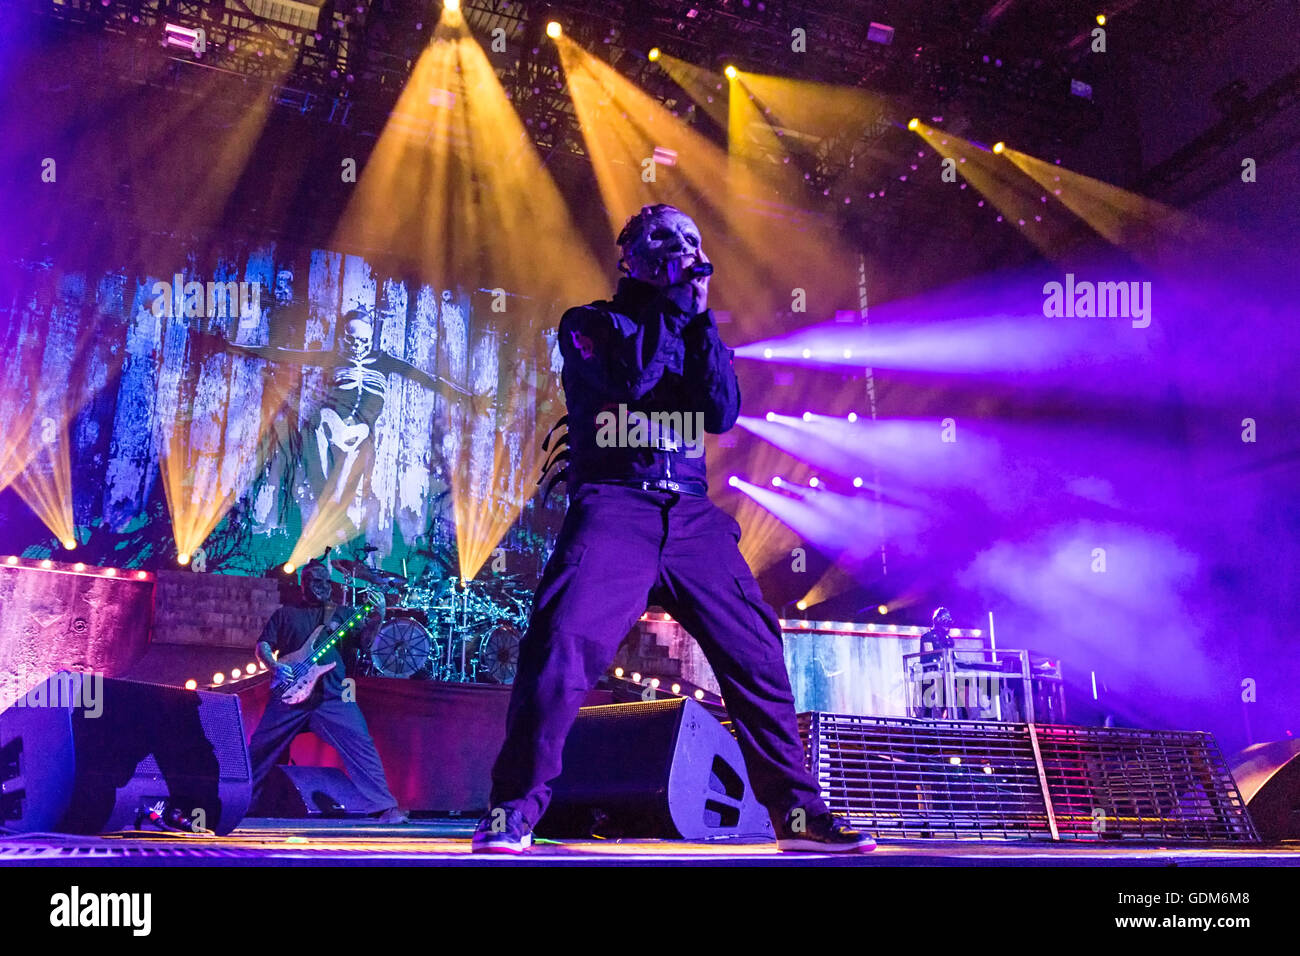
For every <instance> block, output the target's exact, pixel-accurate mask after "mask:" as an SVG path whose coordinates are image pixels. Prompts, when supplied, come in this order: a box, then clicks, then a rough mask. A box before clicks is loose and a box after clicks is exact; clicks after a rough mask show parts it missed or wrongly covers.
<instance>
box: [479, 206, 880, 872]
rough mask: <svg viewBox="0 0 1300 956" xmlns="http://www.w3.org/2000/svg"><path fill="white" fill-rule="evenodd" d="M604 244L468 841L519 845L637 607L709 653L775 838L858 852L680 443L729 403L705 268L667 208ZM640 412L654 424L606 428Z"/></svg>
mask: <svg viewBox="0 0 1300 956" xmlns="http://www.w3.org/2000/svg"><path fill="white" fill-rule="evenodd" d="M618 245H619V247H620V249H621V252H622V255H621V258H620V261H619V269H620V270H621V271H622V272H624V273H625V274H626V275H625V277H624V278H622V279H621V280H620V281H619V284H618V290H617V291H616V292H615V294H614V298H613V299H612V300H611V301H601V302H593V303H591V304H590V305H585V306H579V307H577V308H573V309H570V310H569V311H568V312H566V313H565V314H564V317H563V318H562V319H561V320H560V327H559V344H560V349H561V352H562V354H563V357H564V369H563V373H562V381H563V384H564V392H565V398H566V401H567V404H568V417H569V444H570V462H569V474H568V489H569V507H568V511H567V513H566V515H565V519H564V525H563V528H562V529H561V531H560V536H559V540H558V541H557V544H556V548H555V552H554V553H553V554H552V555H551V558H550V560H549V561H548V562H547V564H546V568H545V570H544V571H543V573H542V579H541V582H540V584H539V585H538V589H537V594H536V598H535V601H534V608H533V614H532V619H531V621H530V622H529V626H528V633H527V635H526V637H525V638H524V641H523V643H522V645H521V647H520V659H519V670H518V673H517V675H516V677H515V683H514V688H513V692H512V695H511V698H510V707H509V711H508V716H507V731H506V741H505V744H504V745H503V746H502V749H501V753H500V755H499V756H498V757H497V761H496V764H495V766H494V768H493V771H492V793H491V808H490V809H489V811H488V813H487V814H486V815H485V816H484V817H483V819H482V820H481V821H480V823H479V826H478V829H477V830H476V831H475V833H474V837H473V849H474V850H475V851H476V852H496V853H521V852H524V851H525V850H527V849H528V848H529V847H530V846H531V844H532V828H533V826H534V825H535V824H536V823H537V821H538V820H540V819H541V817H542V815H543V814H544V813H545V812H546V807H547V804H548V802H549V800H550V796H551V790H550V786H549V783H550V782H551V781H552V780H554V779H555V778H556V777H557V776H558V775H559V773H560V769H561V765H560V756H561V753H562V751H563V749H564V740H565V737H566V736H567V735H568V733H569V729H570V728H571V727H572V725H573V722H574V720H575V718H576V717H577V712H578V708H579V707H580V706H581V704H582V702H583V699H584V698H585V696H586V694H587V691H588V690H589V689H590V688H591V687H592V686H594V685H595V683H596V681H597V680H598V679H599V678H600V677H601V675H603V674H604V673H605V670H606V668H607V667H608V665H609V662H610V661H611V660H612V659H613V657H614V654H615V652H616V651H617V649H618V645H619V643H620V642H621V641H622V639H623V637H624V636H625V635H626V634H627V632H628V630H629V629H630V628H631V627H632V625H633V624H634V623H635V622H636V620H637V618H639V617H640V616H641V614H642V613H643V612H644V611H645V609H646V607H647V605H648V604H650V603H653V604H658V605H659V606H660V607H663V608H664V609H665V610H666V611H668V612H669V613H670V614H671V615H672V616H673V617H674V618H675V619H676V620H677V621H680V622H681V623H682V625H683V626H684V627H685V628H686V629H687V630H688V631H689V632H690V633H691V635H693V636H694V638H695V639H696V640H697V641H698V642H699V644H700V647H701V648H702V649H703V651H704V653H705V655H706V656H707V657H708V660H709V663H710V665H711V666H712V667H713V670H714V673H715V674H716V675H717V678H718V682H719V684H720V686H721V688H722V694H723V697H724V699H725V701H726V706H727V711H728V713H729V714H730V716H731V717H732V719H733V720H734V722H735V727H736V731H737V737H738V738H739V742H740V747H741V750H742V752H743V754H744V758H745V764H746V767H747V768H748V770H749V777H750V780H751V782H752V784H753V787H754V793H755V795H756V796H757V797H758V799H759V800H760V801H762V803H763V804H764V806H766V807H767V810H768V812H769V813H770V815H771V818H772V824H773V827H774V828H775V830H776V835H777V838H778V845H779V847H780V848H781V849H782V850H810V851H817V852H828V851H841V852H843V851H858V850H865V849H871V848H873V847H874V846H875V844H874V841H872V840H871V838H870V837H869V836H866V835H864V834H860V833H857V832H854V831H853V830H851V829H849V828H848V826H847V824H846V823H845V821H843V820H841V819H838V818H836V817H834V816H832V815H831V813H830V812H829V811H828V810H827V808H826V804H825V803H824V802H823V801H822V799H821V796H820V793H819V791H818V787H817V784H816V783H815V782H814V781H813V779H812V778H811V776H810V775H809V774H808V772H807V770H806V769H805V768H804V756H803V747H802V746H801V744H800V742H799V734H798V730H797V727H796V723H795V713H794V697H793V695H792V694H791V691H790V680H789V676H788V675H787V673H786V669H785V660H784V656H783V653H782V645H781V632H780V625H779V623H778V621H777V618H776V615H775V614H774V613H773V612H772V609H771V608H770V607H768V605H767V604H766V603H765V602H764V601H763V596H762V593H761V592H760V591H759V588H758V584H757V582H756V581H755V580H754V576H753V574H752V573H751V572H750V569H749V566H748V565H747V564H746V563H745V559H744V558H743V557H741V554H740V549H739V546H738V545H739V541H740V526H739V525H738V524H737V523H736V522H735V521H734V520H732V518H730V517H729V516H728V515H727V514H726V513H725V512H723V511H721V510H720V509H719V508H717V507H716V506H715V505H714V504H713V503H712V502H711V501H710V500H709V498H708V493H707V492H708V486H707V484H706V481H705V459H704V455H703V446H702V445H698V446H697V445H696V444H695V443H689V444H688V442H687V441H686V440H685V436H686V435H689V434H691V433H692V429H691V428H690V426H689V423H691V422H699V423H700V424H701V426H702V430H704V431H708V432H711V433H713V434H720V433H722V432H725V431H727V430H728V429H729V428H731V427H732V426H733V425H734V424H735V422H736V417H737V416H738V415H739V414H740V389H739V387H738V386H737V384H736V374H735V370H734V368H733V366H732V352H731V350H730V349H728V348H727V347H726V346H725V345H723V343H722V340H721V339H720V338H719V336H718V329H717V325H716V324H715V320H714V317H713V314H712V313H711V312H710V311H709V309H708V289H709V275H710V274H711V273H712V272H713V267H712V265H710V264H709V260H708V257H707V256H706V255H705V254H704V250H703V249H702V248H701V247H700V232H699V229H698V228H697V227H696V225H695V223H694V222H693V221H692V220H691V219H690V217H689V216H687V215H685V214H684V213H682V212H681V211H680V210H678V209H675V208H674V207H672V206H667V205H656V206H645V207H643V208H642V209H641V211H640V212H639V213H638V214H637V215H635V216H633V217H632V218H631V219H630V220H628V222H627V225H625V226H624V227H623V231H622V232H621V233H620V234H619V237H618ZM638 414H639V416H640V418H641V420H642V421H644V420H646V419H649V420H652V421H655V422H662V423H666V424H664V426H663V427H659V428H653V427H652V428H650V429H649V430H648V433H647V430H646V429H644V428H642V429H637V428H632V429H628V428H625V427H620V428H619V429H614V428H612V427H609V424H610V422H612V421H613V420H614V419H615V417H617V418H618V419H619V420H620V421H632V420H635V418H636V417H637V416H638ZM668 423H670V424H668ZM676 426H680V427H676ZM683 433H684V434H683Z"/></svg>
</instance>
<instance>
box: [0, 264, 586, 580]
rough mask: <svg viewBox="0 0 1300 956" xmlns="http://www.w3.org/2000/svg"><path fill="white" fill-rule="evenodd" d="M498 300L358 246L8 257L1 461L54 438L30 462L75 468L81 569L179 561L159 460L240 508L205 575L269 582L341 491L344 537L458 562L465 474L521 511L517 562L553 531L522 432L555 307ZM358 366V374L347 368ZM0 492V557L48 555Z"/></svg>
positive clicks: (545, 399)
mask: <svg viewBox="0 0 1300 956" xmlns="http://www.w3.org/2000/svg"><path fill="white" fill-rule="evenodd" d="M494 303H495V305H494ZM510 306H511V307H510V309H509V310H508V311H507V310H505V309H503V308H501V295H500V294H499V293H498V292H497V291H496V290H490V289H484V290H475V289H473V288H462V287H456V288H436V287H434V286H432V285H430V284H423V283H420V282H418V281H415V280H412V279H410V278H408V277H404V276H398V275H388V274H382V273H381V272H380V271H377V270H376V269H375V268H372V266H371V265H370V264H369V263H368V262H367V261H366V260H364V259H362V258H359V257H357V256H351V255H345V254H342V253H339V252H333V251H329V250H325V249H312V250H297V249H289V248H284V247H281V246H277V245H274V244H264V245H250V246H242V247H233V248H229V249H222V250H220V251H219V252H215V253H211V252H209V253H204V254H202V255H200V254H198V253H191V254H189V255H188V256H185V257H182V258H181V261H179V262H177V263H176V265H175V267H174V268H172V269H171V270H170V271H168V270H167V269H166V268H161V267H159V266H158V265H157V264H154V265H152V266H151V267H150V268H148V269H146V268H144V267H142V266H134V267H131V266H126V267H123V266H114V267H111V268H103V269H85V268H78V269H69V268H65V267H63V266H62V265H61V264H60V263H58V262H54V261H36V262H33V261H28V262H20V263H8V264H6V265H5V267H4V274H3V283H2V284H0V310H3V311H2V312H0V318H2V319H3V321H2V322H0V344H2V345H3V347H4V349H5V352H6V354H7V355H8V356H9V357H10V362H9V363H8V365H7V367H6V370H5V371H4V372H3V373H0V379H3V381H0V385H2V386H3V387H2V388H0V420H2V421H4V422H5V423H6V429H7V432H8V433H7V435H6V453H7V456H8V458H9V460H10V462H11V464H12V461H13V460H14V458H15V455H17V456H18V457H22V452H21V446H23V445H24V443H25V444H26V446H27V447H30V448H36V447H39V445H40V443H41V442H42V441H44V442H45V443H46V445H47V446H48V445H49V443H50V442H51V441H53V442H54V443H55V444H56V445H57V443H58V442H64V443H65V444H64V446H63V447H62V448H61V449H59V451H60V454H54V455H38V456H36V457H35V458H31V457H30V455H29V456H27V457H28V458H30V460H29V463H28V469H29V474H32V475H34V477H35V478H36V479H37V483H38V484H39V483H45V484H47V485H49V486H51V487H58V485H59V481H60V476H59V475H58V474H57V473H58V472H59V470H60V469H61V468H63V469H66V470H67V472H68V473H69V476H70V480H69V476H65V477H64V478H63V479H62V480H63V481H64V482H65V483H67V484H70V486H71V495H72V501H73V516H74V521H75V526H76V534H77V537H78V540H79V548H78V551H77V557H78V558H79V559H81V560H84V561H86V562H88V563H92V562H93V563H102V564H111V565H114V566H118V567H133V566H141V565H159V566H165V565H171V564H172V562H173V561H174V559H175V556H176V554H177V547H176V544H175V542H174V540H173V535H172V520H173V519H172V515H171V514H170V513H169V508H168V501H167V497H168V496H167V495H166V494H164V493H163V492H164V491H165V488H163V487H160V486H162V485H163V484H164V483H165V482H166V479H167V469H165V468H162V467H160V465H164V464H170V465H171V469H170V471H171V472H172V474H173V475H177V476H181V477H180V478H173V483H175V482H176V481H178V480H181V481H183V480H186V477H185V476H188V477H189V479H193V477H194V476H195V475H205V476H211V485H212V487H211V488H210V489H209V491H208V492H207V496H208V497H210V498H211V497H212V496H214V495H215V496H217V497H218V498H220V497H224V496H226V495H229V496H230V497H231V498H232V499H233V504H232V505H231V507H230V508H229V510H228V511H227V513H226V514H225V515H224V516H223V517H222V519H221V521H220V522H219V524H217V526H216V527H215V529H214V530H213V531H212V533H211V534H210V535H208V536H207V538H206V540H205V541H204V544H203V547H202V548H201V549H199V550H197V551H196V552H195V554H194V559H193V567H194V569H195V570H207V571H225V572H234V573H257V574H260V573H263V572H264V571H265V570H266V569H267V567H268V566H270V565H272V564H275V563H277V562H281V561H284V560H285V559H286V558H287V557H288V555H289V553H290V551H291V550H292V548H293V545H294V543H295V541H297V539H298V537H299V534H300V531H301V529H302V527H303V523H304V520H305V518H306V517H309V516H310V515H311V514H312V513H314V511H315V510H316V509H317V508H318V507H319V506H320V505H321V503H322V502H323V501H328V500H329V499H330V497H331V495H332V494H338V495H339V497H340V498H341V500H342V507H344V508H346V514H347V518H348V519H349V525H348V530H349V534H350V535H352V538H351V544H352V545H353V546H356V545H360V544H363V543H364V544H368V545H370V546H373V547H376V548H378V549H379V550H378V557H379V559H380V560H381V561H382V562H383V564H384V566H386V567H389V568H390V569H394V570H401V569H402V562H403V560H406V561H407V563H408V565H410V566H409V567H408V569H407V570H408V571H411V572H415V571H417V570H418V569H419V566H421V565H423V564H425V563H428V562H430V561H436V562H439V563H441V564H442V565H443V566H444V568H445V569H447V570H450V569H451V568H454V566H455V558H454V555H455V549H456V535H455V529H454V527H453V523H454V519H453V509H452V488H451V475H452V474H453V473H456V474H459V475H460V479H459V480H460V482H461V487H462V488H463V489H465V492H466V493H469V492H472V493H473V494H474V495H475V497H476V499H478V500H481V501H482V502H484V503H485V504H484V507H500V508H504V509H513V510H514V511H519V512H521V514H520V520H518V521H516V522H515V523H514V525H513V527H512V528H511V530H510V531H509V533H508V534H507V535H506V538H505V540H504V541H503V542H502V543H503V545H504V546H505V547H506V548H507V549H508V550H509V551H511V552H515V553H517V554H521V555H524V556H526V557H525V559H524V561H523V562H518V561H517V562H515V566H514V567H512V568H511V570H512V571H525V572H526V571H527V570H529V569H528V568H526V567H521V566H520V564H521V563H524V564H535V561H536V556H537V555H538V554H540V553H542V552H543V551H544V550H545V549H546V548H547V546H548V545H549V544H550V543H551V542H552V541H553V535H554V527H555V524H556V520H555V514H554V513H549V514H541V513H539V511H538V507H537V506H536V505H535V502H534V498H533V493H534V490H535V482H536V477H537V475H536V471H535V468H534V467H533V462H532V461H525V460H524V457H525V455H526V454H527V450H526V444H527V440H528V438H529V437H530V436H529V435H528V434H526V433H527V432H528V431H529V430H532V429H538V428H542V429H544V428H546V427H548V426H549V424H551V423H552V422H553V421H554V420H555V419H557V418H558V417H559V416H560V415H561V414H562V413H563V405H562V402H561V401H556V400H555V398H554V396H555V394H556V386H557V384H558V361H554V362H553V359H555V358H556V357H557V355H558V353H555V354H554V355H553V353H552V346H553V332H552V331H551V330H550V329H548V324H549V325H553V324H554V323H555V321H556V320H557V316H555V315H552V314H551V312H552V309H551V307H550V305H549V304H545V303H536V302H529V301H526V300H522V299H521V298H520V297H512V301H511V302H510ZM529 310H533V311H531V312H530V311H529ZM501 313H505V314H501ZM507 316H508V321H507ZM548 332H550V336H548V334H547V333H548ZM367 346H368V348H369V352H368V355H369V357H368V358H367V359H365V360H364V362H362V361H360V360H358V361H355V362H354V361H352V360H353V359H354V358H357V357H358V356H360V355H361V354H362V352H363V350H365V349H366V347H367ZM244 349H257V350H259V351H258V353H256V354H254V353H250V352H247V351H244ZM353 368H355V375H354V376H353V378H352V379H348V378H347V375H346V374H343V375H341V374H340V369H343V371H344V373H350V371H351V370H352V369H353ZM349 389H352V391H351V392H349ZM362 392H364V394H363V395H362V394H361V393H362ZM340 395H342V396H343V397H344V398H345V399H347V398H350V397H351V396H360V397H361V398H363V399H364V401H365V408H364V409H363V412H362V414H361V415H360V416H359V417H360V418H361V420H362V421H364V419H365V417H366V415H367V414H369V415H371V416H373V413H374V410H375V409H376V408H377V407H378V408H381V409H382V410H380V411H379V414H378V417H377V418H375V419H374V420H373V422H370V423H368V426H367V427H366V429H365V430H364V431H365V434H364V437H363V438H362V440H361V442H360V445H359V447H355V448H354V449H353V450H354V451H355V454H351V452H350V451H345V449H347V448H348V445H347V442H348V440H349V439H351V440H352V441H353V442H354V443H355V439H356V435H355V434H350V435H349V434H343V435H340V434H339V433H338V431H337V429H335V430H334V431H330V430H329V429H328V428H327V427H325V426H326V425H328V424H329V422H326V421H325V419H326V418H328V415H327V414H326V412H325V411H323V410H322V409H323V408H328V407H329V406H330V405H331V404H334V405H337V404H338V401H337V400H338V398H339V396H340ZM376 399H378V400H376ZM323 422H324V424H323ZM344 425H345V427H346V426H347V422H344ZM351 427H352V428H353V429H356V425H355V424H354V425H352V426H351ZM357 430H358V431H359V430H360V429H357ZM15 447H17V448H18V451H17V452H14V448H15ZM168 456H170V461H169V462H168V461H165V460H164V459H166V458H167V457H168ZM61 459H62V464H61V463H60V462H61ZM41 472H44V473H41ZM10 477H11V476H10ZM331 481H333V482H334V484H333V485H331V484H330V483H331ZM555 500H556V499H553V502H554V501H555ZM3 501H4V511H5V512H6V513H4V514H0V521H3V522H4V524H5V526H6V528H7V529H8V530H7V531H6V533H5V534H4V537H5V539H6V541H5V544H4V545H3V550H5V551H12V552H16V553H27V554H29V555H30V556H36V557H40V556H44V555H45V554H48V553H50V551H51V550H52V549H55V548H56V547H57V541H56V537H55V536H54V535H52V534H50V533H49V532H48V531H47V530H46V529H45V527H44V526H43V525H41V524H40V523H38V522H36V521H34V520H32V519H31V515H29V514H26V513H25V511H24V509H23V508H22V507H21V505H20V503H19V501H18V499H17V498H16V496H14V495H6V496H4V499H3ZM170 510H171V511H174V510H175V509H174V508H172V509H170ZM335 543H340V542H335ZM173 566H174V565H173Z"/></svg>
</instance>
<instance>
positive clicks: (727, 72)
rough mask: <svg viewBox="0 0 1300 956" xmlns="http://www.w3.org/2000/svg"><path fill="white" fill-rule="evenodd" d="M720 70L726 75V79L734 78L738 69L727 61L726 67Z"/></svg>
mask: <svg viewBox="0 0 1300 956" xmlns="http://www.w3.org/2000/svg"><path fill="white" fill-rule="evenodd" d="M722 72H723V73H724V74H725V75H726V77H727V79H729V80H734V79H735V78H736V76H737V74H738V73H739V72H740V71H739V70H737V69H736V68H735V67H734V66H732V65H731V64H730V63H728V64H727V67H726V69H724V70H723V71H722Z"/></svg>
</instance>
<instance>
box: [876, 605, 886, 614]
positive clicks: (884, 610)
mask: <svg viewBox="0 0 1300 956" xmlns="http://www.w3.org/2000/svg"><path fill="white" fill-rule="evenodd" d="M876 610H877V611H878V612H879V613H880V614H882V615H883V614H888V613H889V607H888V605H885V604H881V605H880V606H879V607H877V608H876Z"/></svg>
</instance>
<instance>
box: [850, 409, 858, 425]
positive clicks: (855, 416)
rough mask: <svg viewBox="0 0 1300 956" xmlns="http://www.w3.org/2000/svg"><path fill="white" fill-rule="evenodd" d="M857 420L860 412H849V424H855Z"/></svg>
mask: <svg viewBox="0 0 1300 956" xmlns="http://www.w3.org/2000/svg"><path fill="white" fill-rule="evenodd" d="M857 420H858V413H857V412H849V424H850V425H852V424H853V423H854V422H856V421H857Z"/></svg>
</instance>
